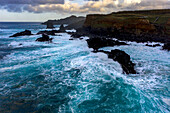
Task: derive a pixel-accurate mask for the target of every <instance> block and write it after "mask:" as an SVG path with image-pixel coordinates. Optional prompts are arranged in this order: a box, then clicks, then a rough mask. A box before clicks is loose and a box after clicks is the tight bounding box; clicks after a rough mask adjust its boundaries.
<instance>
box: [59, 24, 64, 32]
mask: <svg viewBox="0 0 170 113" xmlns="http://www.w3.org/2000/svg"><path fill="white" fill-rule="evenodd" d="M59 31H60V32H66V29H65V27H64V25H63V24H62V25H61V26H60V29H59Z"/></svg>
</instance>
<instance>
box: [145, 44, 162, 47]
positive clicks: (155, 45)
mask: <svg viewBox="0 0 170 113" xmlns="http://www.w3.org/2000/svg"><path fill="white" fill-rule="evenodd" d="M146 46H149V47H157V46H161V45H160V44H154V45H149V44H146Z"/></svg>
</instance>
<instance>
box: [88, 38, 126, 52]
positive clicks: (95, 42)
mask: <svg viewBox="0 0 170 113" xmlns="http://www.w3.org/2000/svg"><path fill="white" fill-rule="evenodd" d="M87 43H88V46H89V48H93V49H94V51H98V49H99V48H102V47H106V46H119V45H127V44H126V43H125V42H119V41H115V40H112V39H106V38H90V39H87Z"/></svg>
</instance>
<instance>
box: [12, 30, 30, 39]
mask: <svg viewBox="0 0 170 113" xmlns="http://www.w3.org/2000/svg"><path fill="white" fill-rule="evenodd" d="M25 35H33V34H32V33H31V31H30V30H25V31H22V32H19V33H16V34H14V35H12V36H10V37H18V36H25Z"/></svg>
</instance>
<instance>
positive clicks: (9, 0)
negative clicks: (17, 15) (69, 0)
mask: <svg viewBox="0 0 170 113" xmlns="http://www.w3.org/2000/svg"><path fill="white" fill-rule="evenodd" d="M8 4H64V0H0V5H8Z"/></svg>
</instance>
